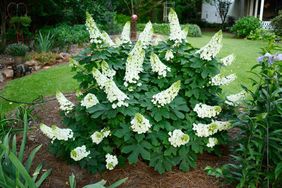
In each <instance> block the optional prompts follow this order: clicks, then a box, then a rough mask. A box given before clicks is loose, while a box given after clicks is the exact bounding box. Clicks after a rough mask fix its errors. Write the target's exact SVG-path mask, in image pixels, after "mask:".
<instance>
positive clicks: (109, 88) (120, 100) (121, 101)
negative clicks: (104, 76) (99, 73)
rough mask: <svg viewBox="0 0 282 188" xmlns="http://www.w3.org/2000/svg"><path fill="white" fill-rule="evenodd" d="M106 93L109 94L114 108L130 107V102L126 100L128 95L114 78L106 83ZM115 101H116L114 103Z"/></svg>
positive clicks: (108, 96)
mask: <svg viewBox="0 0 282 188" xmlns="http://www.w3.org/2000/svg"><path fill="white" fill-rule="evenodd" d="M105 93H106V94H107V99H108V100H109V101H110V102H111V103H113V104H112V108H113V109H115V108H117V107H121V106H126V107H128V103H127V102H125V101H126V100H127V99H129V98H128V96H127V95H126V94H125V93H123V92H122V91H121V90H120V89H119V88H118V87H117V85H116V83H115V82H114V81H113V80H110V79H109V80H108V81H107V82H106V84H105ZM114 102H115V103H114Z"/></svg>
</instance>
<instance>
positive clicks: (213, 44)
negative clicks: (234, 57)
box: [196, 31, 222, 61]
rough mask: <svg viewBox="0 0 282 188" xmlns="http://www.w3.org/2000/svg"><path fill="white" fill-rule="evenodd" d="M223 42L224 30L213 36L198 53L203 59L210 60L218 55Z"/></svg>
mask: <svg viewBox="0 0 282 188" xmlns="http://www.w3.org/2000/svg"><path fill="white" fill-rule="evenodd" d="M221 42H222V31H219V32H217V33H216V34H215V35H214V36H213V37H212V38H211V40H210V41H209V43H208V44H206V45H205V46H204V47H202V48H201V49H200V50H198V51H197V52H196V53H199V54H200V58H201V59H203V60H207V61H210V60H212V59H213V58H215V57H216V55H217V54H218V53H219V51H220V49H221V47H222V44H221Z"/></svg>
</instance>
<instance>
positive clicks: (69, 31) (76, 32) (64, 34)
mask: <svg viewBox="0 0 282 188" xmlns="http://www.w3.org/2000/svg"><path fill="white" fill-rule="evenodd" d="M40 32H41V33H42V34H43V35H45V36H46V35H48V33H51V35H53V37H52V38H53V41H54V46H55V47H64V46H67V45H70V44H82V43H84V42H87V41H88V38H89V34H88V32H87V31H86V27H85V26H84V25H74V26H70V25H66V24H62V25H58V26H56V27H53V28H43V29H41V30H40Z"/></svg>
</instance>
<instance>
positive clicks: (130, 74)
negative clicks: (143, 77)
mask: <svg viewBox="0 0 282 188" xmlns="http://www.w3.org/2000/svg"><path fill="white" fill-rule="evenodd" d="M144 58H145V51H144V50H143V49H142V43H141V42H140V41H138V42H137V43H136V44H135V46H134V48H133V49H132V50H131V52H130V53H129V56H128V58H127V60H126V67H125V76H124V85H125V86H126V87H127V86H128V84H135V83H137V81H138V80H139V78H140V77H139V73H140V72H142V71H143V62H144Z"/></svg>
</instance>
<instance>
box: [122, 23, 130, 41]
mask: <svg viewBox="0 0 282 188" xmlns="http://www.w3.org/2000/svg"><path fill="white" fill-rule="evenodd" d="M120 40H121V43H122V44H124V43H131V40H130V21H128V22H126V23H125V25H124V26H123V29H122V33H121V37H120Z"/></svg>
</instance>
